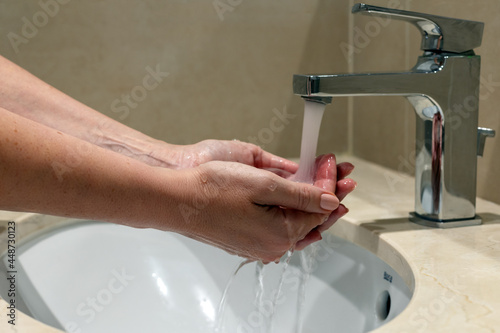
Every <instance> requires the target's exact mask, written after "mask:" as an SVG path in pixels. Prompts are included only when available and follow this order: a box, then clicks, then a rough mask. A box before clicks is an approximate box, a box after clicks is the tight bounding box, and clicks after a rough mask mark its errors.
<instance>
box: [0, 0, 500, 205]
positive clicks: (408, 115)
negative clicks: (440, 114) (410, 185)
mask: <svg viewBox="0 0 500 333" xmlns="http://www.w3.org/2000/svg"><path fill="white" fill-rule="evenodd" d="M56 1H57V2H56ZM43 3H45V4H51V5H50V6H48V7H47V6H45V7H46V9H44V8H42V7H43V6H42V5H41V4H43ZM214 3H219V4H220V3H222V4H225V8H226V9H227V10H226V11H225V12H221V13H217V11H216V10H215V7H214ZM369 3H370V4H374V5H381V6H390V7H399V8H402V9H409V10H414V11H422V12H428V13H434V14H438V15H444V16H452V17H458V18H465V19H471V20H478V21H484V22H485V23H486V28H485V35H484V39H483V46H482V47H481V48H478V49H477V53H478V54H480V55H482V60H483V68H482V73H483V74H482V75H483V78H484V82H487V84H486V85H483V86H482V87H481V89H482V91H481V94H482V98H481V105H480V107H481V111H480V113H481V114H480V125H482V126H487V127H492V128H495V129H496V130H497V131H498V133H499V136H500V119H499V118H500V116H499V114H500V113H499V112H498V111H497V110H496V106H497V105H500V94H499V93H498V90H499V89H500V65H498V64H497V63H496V59H495V58H496V55H497V53H498V51H500V50H499V48H500V38H499V34H500V32H499V31H500V27H499V25H500V19H498V18H497V16H498V13H499V11H500V2H499V1H498V0H485V1H482V2H481V3H480V4H481V5H478V4H477V2H475V3H474V2H471V1H466V0H434V1H429V0H419V1H415V0H371V1H369ZM54 4H57V6H55V5H54ZM353 4H354V1H353V0H343V1H330V0H308V1H299V0H276V1H266V0H204V1H201V0H190V1H185V0H184V1H183V0H161V1H160V0H141V1H130V0H88V1H76V0H41V1H35V0H33V1H28V0H16V1H5V0H4V1H0V36H2V38H3V39H2V41H3V42H2V43H0V54H2V55H4V56H6V57H7V58H9V59H11V60H12V61H14V62H16V63H18V64H19V65H21V66H22V67H24V68H26V69H28V70H29V71H31V72H32V73H34V74H35V75H37V76H39V77H41V78H42V79H43V80H45V81H47V82H49V83H51V84H52V85H54V86H55V87H57V88H59V89H61V90H63V91H64V92H66V93H68V94H69V95H71V96H73V97H75V98H76V99H78V100H80V101H82V102H84V103H86V104H88V105H90V106H92V107H94V108H95V109H97V110H99V111H101V112H103V113H105V114H107V115H109V116H111V117H113V118H114V119H117V120H119V121H121V122H123V123H125V124H127V125H130V126H132V127H134V128H136V129H138V130H140V131H143V132H145V133H147V134H149V135H151V136H153V137H156V138H158V139H162V140H165V141H168V142H172V143H179V144H187V143H193V142H197V141H199V140H203V139H207V138H218V139H233V138H237V139H240V140H245V141H249V140H250V141H252V140H253V141H255V142H256V143H258V144H260V145H261V146H263V147H264V148H265V149H267V150H269V151H272V152H274V153H277V154H280V155H283V156H298V155H299V146H300V137H301V126H302V125H301V124H302V115H303V104H302V101H301V100H300V98H297V97H295V96H293V95H292V87H291V83H292V75H293V74H294V73H329V72H330V73H336V72H347V71H356V72H358V71H395V70H404V69H408V68H410V67H412V66H413V64H414V63H415V61H416V58H417V56H418V55H419V54H420V53H421V51H420V50H419V41H420V35H419V33H418V32H417V31H416V29H415V28H414V27H413V26H411V25H409V24H405V23H403V22H398V21H390V22H379V21H373V19H372V18H370V17H363V16H358V15H351V14H350V8H351V6H352V5H353ZM47 11H48V12H49V14H50V15H49V14H47V13H46V12H47ZM26 22H29V23H26ZM374 22H375V23H374ZM377 22H378V26H377ZM30 24H35V28H36V30H35V31H33V30H29V29H28V27H29V25H30ZM36 25H38V27H36ZM23 28H24V30H23ZM367 28H368V29H373V30H371V31H370V37H369V39H368V41H366V40H365V41H364V42H363V41H360V40H358V41H356V36H357V35H356V30H357V29H361V30H364V29H367ZM23 33H24V36H23ZM14 34H16V35H17V36H19V37H21V38H25V39H24V40H23V42H21V43H20V44H18V45H17V44H15V43H14V45H13V43H12V41H11V40H9V36H10V37H11V39H12V38H14V37H12V36H14ZM356 42H357V44H356ZM349 44H350V45H355V46H356V47H357V48H356V52H355V53H353V54H352V55H350V54H348V52H347V51H346V45H349ZM148 68H149V69H150V70H151V69H156V68H158V69H159V70H160V71H162V72H168V73H169V75H168V76H167V77H165V78H164V79H162V81H161V82H160V84H159V85H158V87H156V88H154V89H152V90H150V91H147V95H146V96H143V95H141V94H139V93H140V92H141V91H144V89H142V90H141V86H142V79H143V77H144V76H145V75H146V74H147V73H148ZM132 92H135V93H136V95H135V97H136V100H134V99H132V100H130V103H131V104H130V105H133V107H132V106H130V105H127V104H125V102H124V101H121V99H122V96H126V95H131V93H132ZM285 109H286V112H287V113H288V114H291V115H294V116H295V118H293V119H291V118H290V119H288V120H289V121H287V123H286V124H284V126H278V127H276V126H273V124H275V123H274V120H273V118H274V117H276V112H279V113H281V114H283V112H284V110H285ZM327 110H328V111H327V112H326V113H325V118H324V120H323V123H322V129H321V134H320V144H319V150H318V153H325V152H330V151H333V152H346V151H348V152H351V153H354V154H355V155H358V156H360V157H363V158H366V159H369V160H372V161H375V162H378V163H381V164H383V165H387V166H390V167H392V168H395V169H399V170H402V171H405V172H410V173H412V172H413V165H412V160H413V145H414V137H415V134H414V117H415V116H414V114H413V111H412V109H411V107H410V105H409V104H408V102H407V101H406V100H405V99H404V98H396V97H393V98H383V97H362V98H361V97H357V98H351V99H348V98H339V99H336V100H335V101H334V103H333V104H332V105H330V106H328V108H327ZM495 162H496V163H495ZM499 162H500V141H499V140H498V139H494V140H490V141H489V142H488V143H487V146H486V150H485V157H484V158H483V159H480V160H479V162H478V164H479V181H478V188H479V195H480V196H482V197H485V198H487V199H490V200H494V201H496V202H500V191H499V187H500V168H499V167H498V164H499Z"/></svg>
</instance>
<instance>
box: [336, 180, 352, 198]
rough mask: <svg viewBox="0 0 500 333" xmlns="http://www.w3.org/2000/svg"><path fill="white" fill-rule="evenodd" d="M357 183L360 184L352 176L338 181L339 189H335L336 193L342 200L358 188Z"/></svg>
mask: <svg viewBox="0 0 500 333" xmlns="http://www.w3.org/2000/svg"><path fill="white" fill-rule="evenodd" d="M357 185H358V184H357V183H356V182H355V181H354V180H352V179H350V178H346V179H342V180H339V181H338V182H337V189H336V191H335V195H336V196H337V198H338V199H339V200H340V201H342V200H344V198H345V197H346V195H348V194H349V193H351V192H352V191H353V190H354V189H355V188H356V186H357Z"/></svg>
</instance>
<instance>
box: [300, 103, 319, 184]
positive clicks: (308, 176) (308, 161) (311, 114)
mask: <svg viewBox="0 0 500 333" xmlns="http://www.w3.org/2000/svg"><path fill="white" fill-rule="evenodd" d="M325 107H326V105H325V104H323V103H318V102H311V101H307V100H305V107H304V124H303V125H302V144H301V146H300V164H299V170H298V171H297V173H296V174H295V176H294V178H293V180H295V181H298V182H302V183H309V184H312V183H313V180H314V179H313V177H314V174H313V173H314V163H315V161H316V149H317V146H318V136H319V128H320V126H321V119H322V118H323V113H324V111H325Z"/></svg>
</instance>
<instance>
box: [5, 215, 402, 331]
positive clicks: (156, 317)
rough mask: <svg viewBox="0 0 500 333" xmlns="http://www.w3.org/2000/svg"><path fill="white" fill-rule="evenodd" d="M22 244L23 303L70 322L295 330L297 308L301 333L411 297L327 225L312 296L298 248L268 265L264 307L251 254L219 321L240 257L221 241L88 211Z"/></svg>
mask: <svg viewBox="0 0 500 333" xmlns="http://www.w3.org/2000/svg"><path fill="white" fill-rule="evenodd" d="M17 251H18V253H17V267H18V276H20V277H22V278H19V279H18V282H17V283H18V290H19V293H20V296H21V298H22V300H19V302H21V303H22V302H24V304H25V307H24V306H22V305H20V306H21V309H24V311H25V312H27V313H28V314H29V315H31V316H32V317H34V318H36V319H38V320H40V321H42V322H45V323H47V324H49V325H52V326H54V327H57V328H60V329H63V330H66V331H67V332H81V333H86V332H92V333H97V332H106V333H108V332H121V333H126V332H134V333H136V332H148V333H154V332H169V333H171V332H177V333H197V332H203V333H207V332H214V331H215V327H216V326H217V325H219V324H220V326H221V327H222V329H221V330H220V332H231V333H234V332H266V331H268V328H269V327H270V326H269V325H272V328H273V330H272V333H281V332H283V333H291V332H294V327H295V325H296V322H297V321H298V319H297V318H300V320H299V321H302V322H303V329H302V330H301V332H303V333H309V332H314V333H323V332H343V333H346V332H366V331H370V330H372V329H374V328H376V327H379V326H381V325H383V324H385V323H386V322H387V321H389V320H391V319H392V318H394V317H395V316H397V315H398V314H399V313H400V312H401V311H403V309H404V308H405V307H406V305H407V304H408V302H409V300H410V297H411V292H410V290H409V289H408V287H407V286H406V284H405V283H404V282H403V280H402V279H401V277H400V276H398V274H397V273H396V272H395V271H394V270H393V269H392V268H391V267H390V266H389V265H387V264H386V263H384V262H383V261H382V260H380V259H379V258H378V257H376V256H375V255H373V254H372V253H371V252H369V251H366V250H364V249H362V248H360V247H358V246H356V245H354V244H352V243H350V242H347V241H345V240H342V239H340V238H337V237H335V236H333V235H330V234H328V233H325V235H324V240H323V241H321V242H319V243H318V246H317V256H316V259H315V261H314V262H313V265H312V266H311V274H312V275H311V276H310V278H309V279H308V281H307V284H306V291H305V298H301V296H299V294H300V292H299V289H300V285H301V282H300V281H301V278H302V276H303V275H302V272H303V269H301V268H300V266H301V261H300V260H299V254H298V253H296V254H294V256H293V257H292V260H291V262H290V266H289V267H288V268H287V269H286V270H285V272H284V273H283V271H284V269H283V267H284V266H285V264H284V263H281V264H269V265H266V266H264V274H263V277H264V281H263V285H264V289H263V290H264V293H263V296H262V298H261V302H262V304H263V306H261V307H260V308H259V307H258V306H256V305H255V303H256V294H257V292H258V290H259V289H258V287H257V285H258V283H257V279H256V276H257V274H256V269H257V265H256V263H250V264H247V265H245V266H243V268H242V269H241V270H240V271H239V272H238V274H237V275H236V277H235V279H234V282H233V284H232V285H231V286H230V289H229V291H228V296H227V304H226V311H225V312H223V316H222V318H223V320H222V321H221V323H218V321H217V320H218V307H219V303H220V299H221V296H222V293H223V290H224V288H225V286H226V285H227V281H228V280H229V278H230V277H231V275H232V273H233V271H234V270H235V268H236V267H237V266H238V264H239V263H241V261H242V259H241V258H238V257H235V256H231V255H229V254H227V253H225V252H224V251H222V250H219V249H217V248H214V247H211V246H208V245H205V244H202V243H199V242H196V241H193V240H191V239H188V238H185V237H182V236H179V235H177V234H172V233H167V232H160V231H157V230H149V229H133V228H128V227H124V226H119V225H114V224H108V223H99V222H92V221H86V222H78V223H71V224H68V225H66V226H64V227H58V228H55V229H51V230H50V231H46V232H44V233H43V234H41V235H39V236H37V237H34V238H32V239H30V240H29V241H26V242H25V243H24V244H22V245H20V246H19V248H18V250H17ZM2 262H4V263H5V258H4V260H3V261H2ZM1 266H2V268H1V269H2V270H3V271H4V272H5V267H4V266H3V265H1ZM282 276H283V278H282V279H283V284H282V290H281V292H280V294H279V296H277V306H276V308H275V309H274V315H273V317H272V320H270V317H271V314H270V313H271V303H272V301H273V300H274V298H275V296H273V295H275V294H276V293H277V289H278V288H277V285H278V281H279V280H280V278H281V277H282ZM0 287H2V286H1V285H0ZM0 289H1V290H2V292H3V293H4V292H5V290H6V289H5V288H0ZM3 296H5V295H3ZM298 299H302V301H301V302H300V303H301V304H302V306H301V309H300V311H299V312H300V316H298V315H297V300H298ZM269 322H272V324H269ZM268 333H270V332H268Z"/></svg>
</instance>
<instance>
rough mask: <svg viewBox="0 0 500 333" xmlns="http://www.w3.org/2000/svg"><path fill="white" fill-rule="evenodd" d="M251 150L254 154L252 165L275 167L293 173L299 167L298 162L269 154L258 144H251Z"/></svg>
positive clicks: (262, 167)
mask: <svg viewBox="0 0 500 333" xmlns="http://www.w3.org/2000/svg"><path fill="white" fill-rule="evenodd" d="M251 150H252V153H253V156H254V166H255V167H257V168H261V169H265V168H275V169H281V170H285V171H287V172H290V173H295V172H297V170H298V169H299V165H298V163H296V162H292V161H290V160H287V159H286V158H283V157H280V156H277V155H274V154H271V153H269V152H267V151H265V150H263V149H262V148H260V147H259V146H256V145H251Z"/></svg>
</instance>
